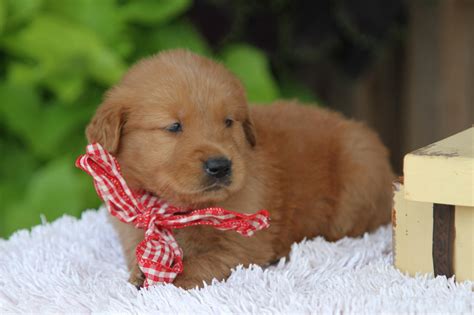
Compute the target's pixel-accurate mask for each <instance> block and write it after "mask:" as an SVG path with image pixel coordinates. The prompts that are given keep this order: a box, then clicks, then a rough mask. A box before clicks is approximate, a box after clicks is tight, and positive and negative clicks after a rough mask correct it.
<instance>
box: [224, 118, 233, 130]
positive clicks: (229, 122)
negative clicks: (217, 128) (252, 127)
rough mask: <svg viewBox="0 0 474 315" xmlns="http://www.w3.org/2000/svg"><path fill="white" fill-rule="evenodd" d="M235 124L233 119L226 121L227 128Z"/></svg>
mask: <svg viewBox="0 0 474 315" xmlns="http://www.w3.org/2000/svg"><path fill="white" fill-rule="evenodd" d="M233 124H234V121H233V120H232V119H230V118H227V119H226V120H225V126H226V127H227V128H229V127H231V126H232V125H233Z"/></svg>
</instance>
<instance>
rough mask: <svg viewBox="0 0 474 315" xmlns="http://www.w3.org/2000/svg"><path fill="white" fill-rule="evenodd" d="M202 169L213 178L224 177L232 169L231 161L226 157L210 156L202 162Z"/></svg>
mask: <svg viewBox="0 0 474 315" xmlns="http://www.w3.org/2000/svg"><path fill="white" fill-rule="evenodd" d="M204 171H205V172H206V174H207V175H209V176H212V177H214V178H218V179H219V178H222V177H225V176H227V175H230V173H231V171H232V161H231V160H229V159H228V158H226V157H216V158H210V159H208V160H207V161H205V162H204Z"/></svg>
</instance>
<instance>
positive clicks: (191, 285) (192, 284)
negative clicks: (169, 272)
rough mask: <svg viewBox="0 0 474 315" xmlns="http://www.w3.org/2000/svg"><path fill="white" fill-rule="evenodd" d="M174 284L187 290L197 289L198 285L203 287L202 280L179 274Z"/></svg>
mask: <svg viewBox="0 0 474 315" xmlns="http://www.w3.org/2000/svg"><path fill="white" fill-rule="evenodd" d="M173 284H174V285H175V286H177V287H178V288H182V289H185V290H190V289H195V288H196V287H199V288H200V287H202V286H203V284H202V280H197V279H193V278H188V277H183V276H178V277H177V278H176V279H175V280H174V281H173Z"/></svg>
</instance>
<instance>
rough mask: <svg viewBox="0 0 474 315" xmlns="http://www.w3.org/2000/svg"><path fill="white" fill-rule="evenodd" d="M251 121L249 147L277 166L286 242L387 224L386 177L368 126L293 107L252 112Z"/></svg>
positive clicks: (384, 157) (384, 160)
mask: <svg viewBox="0 0 474 315" xmlns="http://www.w3.org/2000/svg"><path fill="white" fill-rule="evenodd" d="M252 117H253V120H254V124H255V130H256V136H257V139H258V140H257V150H259V151H260V153H261V154H263V155H264V156H265V158H264V159H263V160H265V161H268V163H271V164H273V165H274V167H275V169H277V176H278V178H279V181H280V185H279V186H278V187H279V190H281V191H274V192H273V193H274V194H279V195H280V196H281V195H283V203H282V209H281V210H280V211H281V212H282V217H283V219H282V221H283V222H282V225H283V226H284V228H287V229H288V230H289V232H288V236H289V237H288V241H295V240H299V239H301V238H304V237H311V236H315V235H323V236H325V237H326V238H327V239H330V240H336V239H339V238H341V237H343V236H346V235H348V236H356V235H360V234H362V233H364V232H365V231H368V230H372V229H374V228H376V227H378V226H379V225H381V224H384V223H388V222H389V221H390V210H391V205H392V201H391V200H392V192H391V182H392V179H393V174H392V171H391V168H390V165H389V161H388V153H387V150H386V149H385V147H384V146H383V144H382V143H381V141H380V140H379V138H378V137H377V135H376V134H375V133H374V132H372V131H371V130H370V129H369V128H367V127H366V126H364V125H363V124H361V123H357V122H354V121H350V120H347V119H345V118H343V117H342V115H340V114H337V113H335V112H332V111H328V110H325V109H321V108H317V107H313V106H303V105H299V104H298V103H296V102H276V103H274V104H272V105H271V106H256V107H253V108H252ZM270 190H271V189H270ZM278 197H279V196H275V198H278ZM290 235H293V236H294V237H290Z"/></svg>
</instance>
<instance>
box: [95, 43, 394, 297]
mask: <svg viewBox="0 0 474 315" xmlns="http://www.w3.org/2000/svg"><path fill="white" fill-rule="evenodd" d="M86 134H87V138H88V140H89V142H91V143H93V142H99V143H100V144H102V145H103V146H104V147H105V149H107V150H108V151H110V152H111V153H112V154H114V155H115V156H116V157H117V159H118V161H119V163H120V165H121V167H122V171H123V175H124V177H125V179H126V181H127V183H128V184H129V185H130V187H131V188H132V189H145V190H147V191H150V192H152V193H155V194H157V195H159V196H162V197H163V198H165V199H166V200H168V201H169V202H170V203H172V204H174V205H176V206H186V207H189V206H190V207H194V208H201V207H208V206H220V207H224V208H226V209H229V210H234V211H239V212H242V213H252V212H255V211H257V210H260V209H267V210H268V211H269V212H270V216H271V224H270V228H269V229H267V230H264V231H260V232H257V233H256V234H255V235H254V236H253V237H250V238H245V237H243V236H240V235H238V234H237V233H235V232H222V231H217V230H215V229H213V228H209V227H202V226H199V227H190V228H185V229H182V230H176V231H175V235H176V239H177V241H178V243H179V245H180V246H181V247H182V248H183V250H184V253H185V254H184V272H183V273H182V274H180V275H179V276H178V277H177V278H176V280H175V282H174V283H175V285H177V286H180V287H183V288H191V287H195V286H201V285H202V284H203V281H205V282H208V283H209V282H210V281H211V280H212V279H213V278H217V279H219V280H222V279H225V278H226V277H228V276H229V274H230V272H231V268H233V267H235V266H237V265H239V264H243V265H248V264H251V263H254V264H260V265H266V264H268V263H270V262H273V261H275V260H276V259H278V258H279V257H282V256H285V255H287V254H288V252H289V251H290V246H291V244H292V243H293V242H298V241H300V240H302V239H303V238H305V237H307V238H312V237H315V236H318V235H321V236H324V237H325V238H326V239H328V240H331V241H333V240H337V239H340V238H342V237H344V236H358V235H361V234H363V233H364V232H366V231H370V230H373V229H375V228H376V227H378V226H380V225H381V224H386V223H388V222H389V221H390V210H391V207H392V201H391V200H392V190H391V181H392V179H393V178H394V177H393V174H392V171H391V168H390V165H389V162H388V157H387V155H388V154H387V150H386V149H385V147H384V146H383V145H382V143H381V142H380V140H379V138H378V137H377V136H376V134H375V133H374V132H372V131H371V130H369V129H368V128H367V127H365V126H364V125H363V124H361V123H358V122H354V121H350V120H346V119H344V118H343V117H342V116H341V115H339V114H337V113H334V112H331V111H329V110H326V109H321V108H318V107H315V106H311V107H310V106H304V105H301V104H298V103H297V102H296V101H279V102H275V103H273V104H271V105H268V106H256V107H250V108H249V106H248V103H247V100H246V96H245V91H244V88H243V87H242V84H241V83H240V82H239V80H238V79H237V78H236V77H235V76H234V75H233V74H232V73H230V72H229V71H228V70H226V69H225V68H224V67H223V66H222V65H220V64H218V63H215V62H213V61H211V60H209V59H206V58H204V57H201V56H198V55H195V54H193V53H190V52H187V51H183V50H171V51H167V52H163V53H160V54H158V55H155V56H152V57H150V58H147V59H144V60H142V61H141V62H139V63H137V64H136V65H135V66H133V67H132V68H131V69H130V71H129V72H128V73H127V74H126V75H125V76H124V78H123V79H122V81H121V82H119V83H118V84H117V85H116V86H115V87H114V88H112V89H111V90H110V91H109V92H108V93H107V95H106V97H105V100H104V102H103V103H102V105H101V106H100V107H99V108H98V110H97V113H96V114H95V116H94V118H93V119H92V121H91V123H90V124H89V126H88V127H87V131H86ZM216 157H219V158H223V159H225V160H226V161H231V162H229V163H231V165H227V166H228V167H227V168H225V169H224V171H223V172H224V173H222V172H220V173H219V174H220V175H219V176H217V177H216V176H215V175H216V173H215V172H214V173H213V172H210V171H209V168H206V165H207V164H206V162H207V161H209V160H212V159H215V158H216ZM212 170H215V169H212ZM221 175H222V176H221ZM221 177H222V178H224V179H225V180H223V179H222V178H221ZM112 220H113V222H114V225H115V226H116V228H117V230H118V233H119V236H120V239H121V242H122V244H123V250H124V253H125V255H126V257H127V261H128V266H129V268H130V271H131V275H130V282H132V283H134V284H136V285H141V284H142V282H143V275H142V273H141V272H140V270H139V269H138V266H137V263H136V260H135V247H136V245H137V244H138V243H139V242H140V241H141V240H142V239H143V230H139V229H135V228H133V227H132V226H131V225H126V224H123V223H120V222H118V221H117V220H115V219H112Z"/></svg>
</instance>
